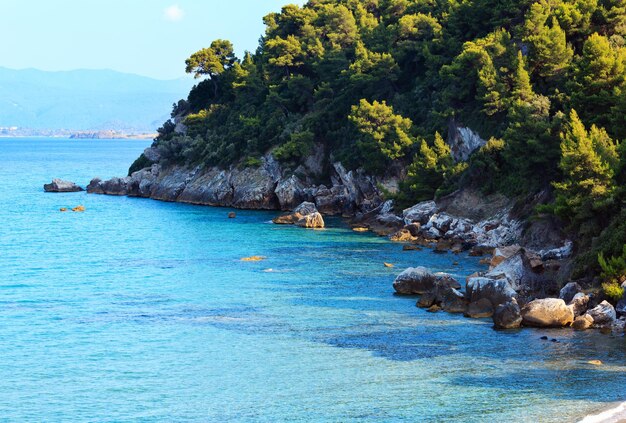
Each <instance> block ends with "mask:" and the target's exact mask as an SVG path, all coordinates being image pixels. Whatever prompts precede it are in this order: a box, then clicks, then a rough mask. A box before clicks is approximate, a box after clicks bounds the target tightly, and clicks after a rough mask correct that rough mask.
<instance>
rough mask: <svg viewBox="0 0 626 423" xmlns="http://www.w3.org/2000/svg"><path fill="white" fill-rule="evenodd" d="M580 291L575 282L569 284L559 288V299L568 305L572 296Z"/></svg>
mask: <svg viewBox="0 0 626 423" xmlns="http://www.w3.org/2000/svg"><path fill="white" fill-rule="evenodd" d="M582 290H583V289H582V288H581V287H580V285H578V284H577V283H576V282H569V283H568V284H567V285H565V286H564V287H563V288H561V292H559V298H560V299H562V300H563V301H565V302H566V303H568V304H569V303H570V302H571V301H572V299H573V298H574V296H575V295H576V294H578V293H579V292H581V291H582Z"/></svg>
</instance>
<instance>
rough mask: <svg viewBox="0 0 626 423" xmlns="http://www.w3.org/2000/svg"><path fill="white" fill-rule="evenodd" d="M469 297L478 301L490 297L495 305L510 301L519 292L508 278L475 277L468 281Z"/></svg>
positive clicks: (472, 300)
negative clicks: (510, 283) (512, 286)
mask: <svg viewBox="0 0 626 423" xmlns="http://www.w3.org/2000/svg"><path fill="white" fill-rule="evenodd" d="M466 291H467V299H468V300H469V301H470V302H476V301H478V300H481V299H483V298H486V299H488V300H489V301H490V302H491V305H492V306H493V307H497V306H498V305H500V304H503V303H506V302H509V301H510V300H511V299H513V298H515V297H516V296H517V293H516V292H515V290H514V289H513V288H511V285H509V283H508V282H507V281H506V280H503V279H500V280H496V279H490V278H486V277H481V276H478V277H473V278H469V279H468V281H467V287H466Z"/></svg>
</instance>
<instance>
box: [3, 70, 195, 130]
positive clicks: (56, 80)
mask: <svg viewBox="0 0 626 423" xmlns="http://www.w3.org/2000/svg"><path fill="white" fill-rule="evenodd" d="M192 85H193V82H192V81H190V80H189V79H178V80H171V81H160V80H155V79H151V78H146V77H142V76H137V75H131V74H124V73H119V72H114V71H110V70H75V71H67V72H44V71H39V70H35V69H25V70H12V69H6V68H0V127H11V126H17V127H23V128H32V129H48V130H53V129H71V130H109V129H112V130H123V131H146V132H152V131H154V130H155V129H156V128H157V127H158V126H159V123H160V122H162V121H163V120H164V119H166V118H167V115H168V113H167V111H168V110H169V109H170V108H171V105H172V103H174V102H176V101H177V100H178V99H179V98H180V97H181V96H184V95H185V94H186V92H188V91H189V89H190V88H191V86H192Z"/></svg>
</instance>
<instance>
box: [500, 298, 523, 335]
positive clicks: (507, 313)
mask: <svg viewBox="0 0 626 423" xmlns="http://www.w3.org/2000/svg"><path fill="white" fill-rule="evenodd" d="M521 324H522V314H521V310H520V308H519V305H518V304H517V300H516V299H515V298H512V299H510V300H509V301H507V302H505V303H502V304H500V305H498V306H497V307H496V309H495V310H494V312H493V326H494V327H495V328H496V329H515V328H519V327H520V325H521Z"/></svg>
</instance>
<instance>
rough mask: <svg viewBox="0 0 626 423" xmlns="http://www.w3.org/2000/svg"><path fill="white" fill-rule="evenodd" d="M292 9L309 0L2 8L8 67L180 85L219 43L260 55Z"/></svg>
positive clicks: (0, 29) (68, 0) (40, 3)
mask: <svg viewBox="0 0 626 423" xmlns="http://www.w3.org/2000/svg"><path fill="white" fill-rule="evenodd" d="M288 3H295V4H303V3H304V0H28V1H27V0H0V40H2V41H1V42H0V67H6V68H12V69H24V68H36V69H41V70H51V71H56V70H72V69H112V70H116V71H121V72H127V73H134V74H138V75H143V76H149V77H153V78H157V79H174V78H179V77H183V76H185V59H186V58H187V57H189V56H190V55H191V54H192V53H194V52H195V51H197V50H199V49H201V48H203V47H208V46H209V45H210V44H211V41H213V40H214V39H217V38H224V39H228V40H230V41H231V42H232V43H233V44H234V45H235V50H236V52H237V53H238V55H239V56H240V57H241V55H242V54H243V52H244V51H245V50H249V51H254V50H255V49H256V47H257V45H258V40H259V37H260V36H261V35H262V34H263V32H264V26H263V21H262V18H263V16H265V15H266V14H267V13H269V12H274V11H276V12H278V11H280V9H281V7H282V6H283V5H285V4H288Z"/></svg>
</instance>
